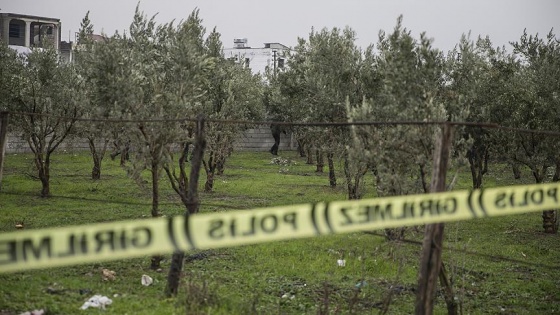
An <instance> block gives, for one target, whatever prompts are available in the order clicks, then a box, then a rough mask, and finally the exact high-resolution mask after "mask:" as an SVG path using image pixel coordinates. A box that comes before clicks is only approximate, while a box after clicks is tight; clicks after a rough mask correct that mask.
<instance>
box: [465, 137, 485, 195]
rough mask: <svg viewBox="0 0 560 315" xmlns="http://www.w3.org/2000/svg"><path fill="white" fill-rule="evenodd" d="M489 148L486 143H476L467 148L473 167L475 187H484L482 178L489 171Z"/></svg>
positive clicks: (471, 166) (472, 175) (470, 163)
mask: <svg viewBox="0 0 560 315" xmlns="http://www.w3.org/2000/svg"><path fill="white" fill-rule="evenodd" d="M488 155H489V153H488V149H487V147H486V146H485V145H481V144H479V145H474V144H473V146H472V147H471V148H470V149H469V150H467V158H468V160H469V165H470V168H471V177H472V183H473V189H478V188H481V187H482V178H483V176H484V175H485V174H486V173H487V172H488V158H489V156H488Z"/></svg>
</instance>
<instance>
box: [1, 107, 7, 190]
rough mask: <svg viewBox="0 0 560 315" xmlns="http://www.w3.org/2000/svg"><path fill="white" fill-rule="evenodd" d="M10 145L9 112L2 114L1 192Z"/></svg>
mask: <svg viewBox="0 0 560 315" xmlns="http://www.w3.org/2000/svg"><path fill="white" fill-rule="evenodd" d="M7 143H8V112H0V191H2V173H3V170H4V156H5V152H6V144H7Z"/></svg>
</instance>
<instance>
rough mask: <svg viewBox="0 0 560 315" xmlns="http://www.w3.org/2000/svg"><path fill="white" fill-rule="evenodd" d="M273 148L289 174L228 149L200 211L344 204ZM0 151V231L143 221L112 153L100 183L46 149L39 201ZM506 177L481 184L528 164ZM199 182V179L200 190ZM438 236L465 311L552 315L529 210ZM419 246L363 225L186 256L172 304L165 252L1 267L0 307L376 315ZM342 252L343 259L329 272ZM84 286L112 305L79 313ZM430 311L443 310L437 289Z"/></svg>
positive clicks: (164, 198) (409, 309)
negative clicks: (153, 261)
mask: <svg viewBox="0 0 560 315" xmlns="http://www.w3.org/2000/svg"><path fill="white" fill-rule="evenodd" d="M283 156H284V157H288V158H290V159H292V160H293V161H295V162H296V164H295V165H290V166H288V167H287V168H286V169H285V168H284V167H281V166H279V165H275V164H272V163H271V156H270V154H269V153H254V152H253V153H250V152H240V153H235V154H234V155H233V156H232V158H231V159H230V160H229V161H228V164H227V166H226V173H225V174H224V175H223V176H218V177H217V178H216V182H215V186H214V192H213V193H204V192H201V193H200V199H201V202H202V206H201V211H202V212H215V211H235V209H246V208H256V207H268V206H276V205H287V204H299V203H309V202H317V201H325V200H327V201H328V200H341V199H346V191H345V185H344V182H343V177H342V175H340V174H339V175H338V181H339V185H338V186H339V187H338V188H336V189H332V188H330V187H329V185H328V177H327V174H326V173H325V174H317V173H315V166H313V165H306V164H305V160H304V159H301V158H299V157H297V156H296V153H295V152H283ZM6 158H7V159H6V164H5V168H4V179H3V183H2V192H1V193H0V213H1V214H2V215H1V216H0V231H1V232H8V231H13V230H15V225H16V224H18V223H21V222H23V224H24V226H25V229H35V228H43V227H54V226H66V225H75V224H88V223H92V222H104V221H113V220H123V219H136V218H142V217H147V216H150V205H151V199H150V197H151V192H150V190H149V185H147V186H146V187H143V188H141V187H139V186H138V185H137V184H136V183H135V182H134V181H133V180H131V179H129V178H128V177H127V176H126V172H125V171H124V170H123V169H122V168H121V167H120V166H119V163H118V161H111V160H110V159H106V160H105V161H104V162H103V170H102V179H101V180H99V181H92V180H91V179H90V173H91V161H90V159H89V157H88V155H87V154H86V153H78V154H72V153H60V154H57V155H55V156H54V158H53V165H52V171H51V176H52V181H51V192H52V194H53V197H51V198H48V199H43V198H40V197H39V192H40V188H41V187H40V183H39V181H37V180H36V179H34V170H33V165H32V160H31V156H30V155H25V154H23V155H22V154H18V155H8V156H7V157H6ZM337 167H338V168H339V169H340V166H339V165H337ZM146 175H147V174H146ZM451 175H454V174H451ZM458 175H459V176H458V182H457V185H456V186H455V187H456V188H457V189H465V188H468V187H469V186H470V175H469V173H468V170H462V171H461V172H460V173H458ZM370 176H371V175H370ZM512 177H513V176H512V175H511V171H510V170H509V168H507V167H506V166H504V165H501V164H492V165H491V168H490V173H489V174H488V175H487V176H486V177H485V185H486V187H491V186H496V185H510V184H523V183H531V182H532V178H531V177H530V174H529V172H527V171H525V172H524V173H523V177H522V179H521V180H517V181H516V180H514V179H513V178H512ZM204 180H205V177H204V176H201V186H200V188H201V189H202V185H203V183H204ZM372 182H373V180H372V178H371V177H370V178H368V179H367V189H368V196H372V195H373V192H372V191H373V186H372V185H373V184H372ZM161 189H162V191H161V197H160V200H161V206H160V207H161V211H162V212H163V214H165V215H177V214H182V213H183V212H184V206H182V205H181V203H180V202H179V201H178V198H177V197H176V196H175V194H174V193H173V191H172V190H171V188H170V186H169V184H168V183H167V181H166V180H165V178H162V180H161ZM421 230H422V229H421V228H417V229H414V228H410V229H408V231H407V234H406V238H407V239H410V240H416V241H421V240H422V237H423V233H422V231H421ZM377 232H378V233H381V231H377ZM445 233H446V234H445V236H446V241H445V245H446V246H448V247H451V248H455V249H459V250H445V251H444V262H445V264H446V267H447V268H448V270H449V274H450V275H451V276H452V278H453V284H454V289H455V291H456V292H457V297H458V299H459V301H460V302H461V305H462V310H463V313H464V314H545V313H546V314H550V313H560V267H559V266H560V264H559V260H560V251H559V248H560V247H559V246H558V244H559V241H560V238H559V236H558V235H545V234H544V233H542V227H541V217H540V215H539V214H538V213H531V214H522V215H515V216H507V217H499V218H487V219H479V220H472V221H465V222H457V223H449V224H446V227H445ZM461 250H463V251H461ZM464 250H466V251H468V252H476V253H478V255H473V254H469V253H465V251H464ZM419 253H420V246H419V245H417V244H410V243H397V242H387V241H385V239H384V238H383V237H379V236H375V235H371V234H365V233H350V234H341V235H333V236H328V237H327V236H323V237H317V238H310V239H299V240H293V241H282V242H275V243H266V244H258V245H251V246H242V247H235V248H226V249H215V250H206V251H195V252H189V253H187V259H186V264H185V268H184V278H183V279H182V285H181V288H180V293H179V295H178V297H177V298H174V299H166V298H165V297H164V294H163V290H164V288H165V284H166V276H167V268H168V267H169V259H168V258H169V255H167V256H166V259H165V260H164V261H163V270H162V271H161V272H157V271H152V270H150V269H149V268H148V267H149V263H150V257H142V258H137V259H128V260H119V261H113V262H103V263H96V264H85V265H78V266H71V267H60V268H52V269H45V270H33V271H26V272H18V273H11V274H0V314H2V315H5V314H20V313H22V312H24V311H29V310H33V309H45V310H47V312H48V314H75V313H79V312H84V313H85V312H88V313H96V314H97V313H103V314H319V313H322V314H352V313H353V314H378V313H379V311H380V309H381V308H382V307H383V304H384V303H388V304H389V312H388V313H389V314H410V313H413V311H414V302H415V290H416V280H417V270H418V265H419ZM340 258H344V259H345V260H346V266H345V267H338V266H337V263H336V262H337V260H338V259H340ZM103 268H107V269H110V270H114V271H115V272H116V279H115V280H114V281H104V280H103V279H102V277H101V270H102V269H103ZM143 274H148V275H150V276H151V277H152V278H154V280H155V282H154V284H153V285H152V286H149V287H144V286H142V285H141V284H140V278H141V276H142V275H143ZM360 284H362V285H360ZM358 286H359V287H360V288H358ZM93 294H102V295H106V296H109V297H110V298H112V299H113V304H112V305H110V306H108V308H107V309H106V310H105V311H98V310H95V309H93V310H87V311H80V310H79V307H80V306H81V305H82V304H83V303H84V301H85V300H86V299H87V298H89V297H90V296H91V295H93ZM389 298H390V299H389ZM435 313H436V314H445V313H446V308H445V303H444V301H443V297H442V295H441V292H438V297H437V302H436V312H435Z"/></svg>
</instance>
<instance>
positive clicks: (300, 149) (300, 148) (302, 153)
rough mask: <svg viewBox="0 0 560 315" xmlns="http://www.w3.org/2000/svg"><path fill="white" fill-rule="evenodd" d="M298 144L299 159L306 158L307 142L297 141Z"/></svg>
mask: <svg viewBox="0 0 560 315" xmlns="http://www.w3.org/2000/svg"><path fill="white" fill-rule="evenodd" d="M296 142H297V150H298V153H299V157H305V142H304V141H303V140H302V139H296Z"/></svg>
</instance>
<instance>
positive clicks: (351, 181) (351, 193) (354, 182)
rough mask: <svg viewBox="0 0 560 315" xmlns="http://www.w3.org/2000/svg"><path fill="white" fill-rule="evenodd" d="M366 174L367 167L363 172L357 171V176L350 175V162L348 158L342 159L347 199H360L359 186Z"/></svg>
mask: <svg viewBox="0 0 560 315" xmlns="http://www.w3.org/2000/svg"><path fill="white" fill-rule="evenodd" d="M366 173H367V167H365V168H364V170H363V171H358V173H357V174H352V173H351V171H350V162H349V160H348V157H347V156H346V157H344V176H345V177H346V185H347V189H348V199H349V200H355V199H360V198H362V196H361V193H360V185H362V184H361V182H362V178H363V177H364V176H365V175H366Z"/></svg>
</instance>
